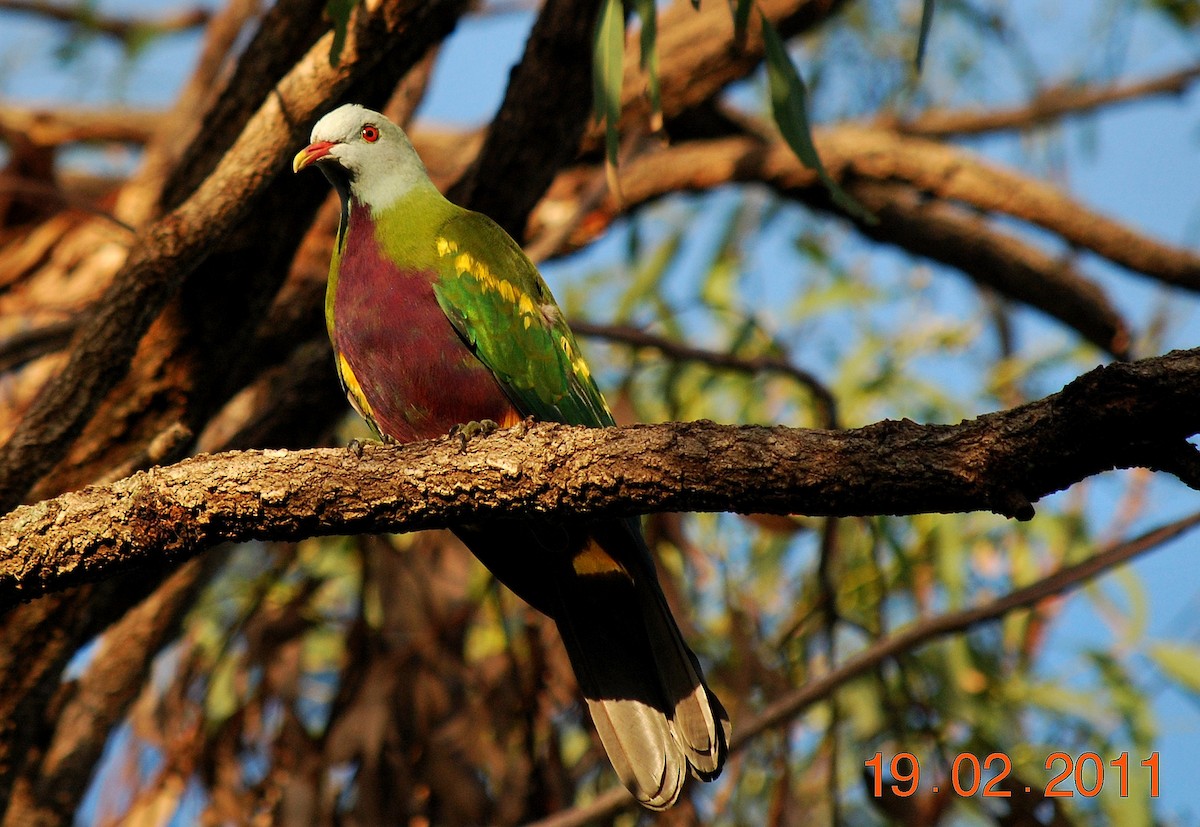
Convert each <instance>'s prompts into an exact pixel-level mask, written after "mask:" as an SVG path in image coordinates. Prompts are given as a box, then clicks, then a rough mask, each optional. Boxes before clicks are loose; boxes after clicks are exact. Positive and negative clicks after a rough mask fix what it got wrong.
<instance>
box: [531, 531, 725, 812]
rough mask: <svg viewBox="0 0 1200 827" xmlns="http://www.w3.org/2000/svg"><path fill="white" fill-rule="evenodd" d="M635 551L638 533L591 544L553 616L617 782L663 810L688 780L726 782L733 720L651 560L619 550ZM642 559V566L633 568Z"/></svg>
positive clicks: (563, 586) (600, 537) (597, 538)
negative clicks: (723, 772)
mask: <svg viewBox="0 0 1200 827" xmlns="http://www.w3.org/2000/svg"><path fill="white" fill-rule="evenodd" d="M629 542H632V543H636V544H641V542H642V541H641V538H640V533H638V534H633V535H632V536H630V534H628V533H625V532H623V531H614V532H603V533H600V534H597V535H594V536H593V538H592V539H591V541H590V542H589V544H588V545H586V546H585V547H584V549H583V551H581V552H580V553H578V554H576V555H575V558H574V565H573V567H572V570H571V571H570V572H569V573H568V574H566V576H565V577H564V578H563V581H562V582H561V583H560V585H559V591H560V594H561V597H562V600H561V602H560V604H559V605H558V606H557V607H556V610H555V611H554V612H553V616H554V619H555V620H556V621H557V623H558V628H559V632H560V634H561V635H562V639H563V643H564V644H565V645H566V648H567V654H568V656H569V657H570V660H571V666H572V667H573V668H574V670H575V675H576V678H577V679H578V681H579V686H580V689H581V690H582V691H583V695H584V697H585V698H586V699H587V704H588V708H589V710H590V711H591V714H592V720H593V721H594V722H595V725H596V731H597V732H598V733H599V735H600V741H601V743H602V744H603V745H604V749H605V751H606V752H607V753H608V757H609V760H610V761H612V764H613V767H614V769H616V771H617V775H618V776H619V777H620V779H621V781H622V782H623V783H624V784H625V786H626V787H628V788H629V791H630V792H632V793H633V794H634V796H635V797H636V798H637V800H638V801H639V802H641V803H642V804H643V805H645V806H646V807H649V808H651V809H655V810H662V809H666V808H668V807H670V806H671V805H672V804H674V803H675V801H676V799H678V797H679V793H680V791H681V790H682V789H683V784H684V781H685V779H686V776H687V774H688V771H689V770H690V771H691V772H692V774H694V775H696V776H697V777H699V778H701V779H703V780H705V781H709V780H712V779H713V778H716V776H717V775H718V774H720V772H721V767H722V765H723V764H724V762H725V756H726V754H727V752H728V742H729V732H730V729H729V717H728V715H727V714H726V713H725V709H724V708H723V707H722V706H721V703H720V701H718V700H717V697H716V695H714V694H713V693H712V692H711V691H710V690H709V689H708V687H707V686H706V685H705V683H704V677H703V674H702V673H701V670H700V665H699V663H698V662H697V660H696V656H695V655H694V654H692V651H691V650H690V649H689V648H688V646H687V644H686V643H685V642H684V640H683V635H682V634H681V633H680V631H679V627H678V626H677V625H676V623H675V619H674V618H673V617H672V616H671V612H670V609H669V608H668V607H667V602H666V599H665V597H664V596H663V593H662V589H661V587H660V586H659V583H658V578H657V576H656V575H655V573H654V569H653V564H652V563H651V562H650V558H649V554H648V553H647V552H645V550H644V548H640V549H638V550H637V552H636V556H635V555H634V554H630V553H628V552H627V550H617V549H612V546H613V544H614V543H617V544H621V545H623V544H625V543H629ZM605 547H607V549H608V550H606V548H605ZM642 555H644V561H645V562H644V564H639V565H631V564H630V561H631V560H633V559H641V558H642ZM615 561H620V563H619V564H617V565H615V566H614V565H613V563H614V562H615Z"/></svg>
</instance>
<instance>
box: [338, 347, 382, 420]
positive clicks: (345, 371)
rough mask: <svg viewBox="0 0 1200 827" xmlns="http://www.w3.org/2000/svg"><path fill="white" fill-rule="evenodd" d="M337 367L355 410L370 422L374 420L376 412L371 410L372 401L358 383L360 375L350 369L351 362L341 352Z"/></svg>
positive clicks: (347, 395)
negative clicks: (368, 399)
mask: <svg viewBox="0 0 1200 827" xmlns="http://www.w3.org/2000/svg"><path fill="white" fill-rule="evenodd" d="M337 368H338V376H340V377H341V378H342V385H343V386H344V387H345V388H346V397H347V398H348V399H349V400H350V404H351V405H353V406H354V410H356V411H358V415H359V416H361V417H362V418H363V419H365V420H367V421H368V422H374V421H375V412H374V411H372V410H371V403H370V402H368V401H367V397H366V394H364V393H363V389H362V385H360V384H358V377H356V376H355V375H354V371H352V370H351V369H350V363H349V362H347V361H346V357H345V356H344V355H343V354H341V353H339V354H338V357H337Z"/></svg>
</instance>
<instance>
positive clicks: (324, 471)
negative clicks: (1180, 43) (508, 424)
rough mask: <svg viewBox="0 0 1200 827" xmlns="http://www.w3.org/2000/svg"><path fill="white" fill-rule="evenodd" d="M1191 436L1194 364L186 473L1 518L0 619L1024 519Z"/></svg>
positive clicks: (181, 469) (284, 458)
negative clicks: (317, 564)
mask: <svg viewBox="0 0 1200 827" xmlns="http://www.w3.org/2000/svg"><path fill="white" fill-rule="evenodd" d="M1198 431H1200V349H1197V350H1190V351H1176V352H1174V353H1171V354H1168V355H1166V356H1161V357H1157V358H1154V359H1147V360H1143V361H1141V362H1135V363H1128V364H1121V363H1119V364H1114V365H1109V366H1107V367H1103V368H1097V369H1095V370H1093V371H1091V372H1090V373H1087V374H1085V375H1084V376H1081V377H1080V378H1078V379H1076V380H1075V381H1073V382H1072V383H1071V384H1069V385H1068V386H1067V387H1066V388H1064V389H1063V390H1062V391H1060V392H1059V393H1057V394H1054V395H1052V396H1049V397H1046V398H1044V399H1042V400H1039V401H1037V402H1033V403H1030V404H1028V405H1024V406H1022V407H1019V408H1015V409H1013V410H1010V411H1003V412H999V413H992V414H987V415H985V416H982V417H979V418H978V419H974V420H969V421H966V422H963V423H960V424H958V425H918V424H916V423H914V422H911V421H908V420H903V421H899V422H893V421H884V422H879V423H876V424H874V425H868V426H866V427H864V428H858V429H855V430H850V431H815V430H814V431H810V430H799V429H791V428H784V427H766V426H731V425H716V424H713V423H711V422H689V423H668V424H660V425H638V426H629V427H624V428H610V429H594V428H581V427H569V426H564V425H557V424H551V423H541V424H536V425H530V426H519V427H517V428H513V429H509V430H508V431H505V432H501V433H498V434H495V435H493V436H491V437H488V438H486V439H478V440H475V441H473V442H471V443H470V444H469V445H468V447H467V448H466V450H460V448H459V446H458V442H457V441H456V440H453V439H445V440H433V441H428V442H420V443H415V444H412V445H406V446H402V447H396V448H393V447H387V446H379V445H372V446H367V448H366V449H365V450H364V453H363V455H362V457H361V458H359V457H358V456H356V455H355V454H354V453H353V452H351V451H349V450H342V449H312V450H306V451H296V452H286V451H267V452H257V451H251V452H245V453H229V454H217V455H201V456H197V457H193V458H191V459H187V460H184V461H183V462H180V463H178V464H176V465H172V466H166V467H161V468H154V469H151V470H149V471H145V472H141V473H138V474H135V475H134V476H132V477H129V478H127V479H124V480H121V481H119V482H117V483H114V484H112V485H109V486H96V487H93V488H88V489H85V490H83V491H78V492H72V493H69V494H64V495H62V496H60V497H56V498H54V499H51V500H45V501H43V502H40V503H37V504H35V505H31V506H23V507H21V508H18V509H16V510H14V511H13V512H12V513H11V514H8V515H6V516H5V517H3V518H0V605H5V604H11V603H12V602H13V601H14V600H21V599H26V600H27V599H32V598H34V597H37V596H39V595H42V594H45V593H46V592H50V591H57V590H61V589H64V588H67V587H70V586H72V585H76V584H79V583H82V582H90V581H95V580H99V579H104V578H107V577H110V576H112V575H113V574H114V573H115V572H117V571H120V570H124V569H128V568H130V567H132V566H137V565H141V564H144V563H147V562H149V561H161V560H162V559H163V558H164V557H166V558H175V557H187V556H190V555H193V554H195V553H197V552H198V551H200V550H202V549H204V548H207V547H209V546H212V545H214V544H215V543H218V542H221V541H225V540H232V541H242V540H250V539H264V540H268V539H269V540H295V539H300V538H303V537H309V536H314V535H327V534H346V533H357V532H363V531H392V532H395V531H413V530H417V529H426V528H436V527H445V526H449V525H454V524H456V523H461V522H464V521H468V520H494V519H511V518H514V517H522V516H524V517H531V516H537V517H541V518H552V519H573V518H585V517H591V516H611V515H614V514H637V513H646V512H651V511H737V512H759V513H774V514H790V513H804V514H810V515H838V516H849V515H867V514H914V513H925V512H957V511H977V510H992V511H996V512H998V513H1001V514H1006V515H1009V516H1015V517H1018V518H1021V519H1028V518H1029V517H1031V516H1032V515H1033V508H1032V506H1031V505H1030V503H1031V502H1034V501H1036V500H1038V499H1040V498H1041V497H1043V496H1045V495H1047V494H1050V493H1052V492H1054V491H1058V490H1060V489H1062V488H1065V487H1066V486H1068V485H1071V484H1072V483H1074V482H1077V481H1079V480H1082V479H1084V478H1086V477H1088V476H1091V475H1093V474H1097V473H1100V472H1102V471H1106V470H1109V469H1112V468H1127V467H1134V466H1145V467H1150V468H1158V467H1159V464H1160V463H1159V460H1160V458H1161V457H1163V456H1164V455H1168V454H1173V453H1177V452H1178V451H1179V450H1181V449H1180V448H1179V446H1181V445H1182V444H1183V440H1185V439H1186V438H1187V437H1189V436H1191V435H1193V434H1195V433H1197V432H1198ZM1188 450H1191V449H1190V446H1189V447H1188Z"/></svg>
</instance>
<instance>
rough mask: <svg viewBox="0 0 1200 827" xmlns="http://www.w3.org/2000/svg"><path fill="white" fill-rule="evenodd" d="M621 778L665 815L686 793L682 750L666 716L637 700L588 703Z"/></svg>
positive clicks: (634, 792)
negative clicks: (681, 794)
mask: <svg viewBox="0 0 1200 827" xmlns="http://www.w3.org/2000/svg"><path fill="white" fill-rule="evenodd" d="M587 705H588V711H589V712H591V714H592V723H593V724H595V725H596V732H597V733H598V734H599V735H600V743H602V744H603V745H604V751H605V752H606V753H608V760H609V761H611V762H612V765H613V769H614V770H616V772H617V777H618V778H620V779H621V783H622V784H624V785H625V786H626V787H627V788H628V789H629V791H630V792H632V793H633V794H634V795H635V796H637V799H638V801H640V802H641V803H642V804H643V805H644V806H646V807H649V808H650V809H652V810H665V809H667V808H668V807H670V806H671V805H673V804H674V803H675V801H676V800H677V799H678V798H679V793H680V791H682V790H683V781H684V767H686V766H687V763H686V759H685V758H684V755H683V750H682V749H681V748H680V747H679V744H678V743H677V742H676V741H675V739H674V738H673V737H672V735H671V727H670V723H669V722H668V721H667V719H666V718H665V717H664V716H663V714H662V713H661V712H659V711H658V710H657V709H654V708H653V707H651V706H648V705H646V704H644V703H642V702H641V701H636V700H607V699H596V698H588V699H587Z"/></svg>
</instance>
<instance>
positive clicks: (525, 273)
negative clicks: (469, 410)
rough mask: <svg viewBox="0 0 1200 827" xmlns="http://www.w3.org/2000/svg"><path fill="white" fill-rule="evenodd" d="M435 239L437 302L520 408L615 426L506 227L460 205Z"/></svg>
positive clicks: (537, 415)
mask: <svg viewBox="0 0 1200 827" xmlns="http://www.w3.org/2000/svg"><path fill="white" fill-rule="evenodd" d="M433 241H434V251H435V255H436V258H437V264H436V270H437V273H438V279H437V281H436V282H435V283H434V292H435V294H436V295H437V299H438V303H439V304H440V305H441V307H442V310H443V311H444V312H445V314H446V316H447V317H449V319H450V322H451V323H452V324H453V325H454V327H455V329H456V330H457V331H458V333H459V335H460V336H461V337H462V338H463V341H464V342H466V344H467V346H468V347H470V348H471V350H472V352H474V354H475V355H476V356H477V357H478V358H479V359H480V361H482V362H483V363H484V364H485V365H486V366H487V367H488V368H489V369H490V370H491V371H492V373H493V374H494V375H495V376H496V378H497V379H498V380H499V382H500V384H501V386H502V387H503V388H504V391H505V393H507V394H508V397H509V398H510V399H511V400H512V402H513V404H514V405H515V406H516V407H517V409H518V410H519V411H520V412H521V413H523V414H525V415H526V416H533V417H534V418H535V419H541V420H550V421H555V422H564V423H567V424H570V425H591V426H596V427H598V426H605V425H613V424H615V423H614V421H613V416H612V412H611V411H609V409H608V405H607V404H606V403H605V401H604V397H603V396H601V394H600V391H599V389H598V388H597V387H596V383H595V381H594V380H593V379H592V376H591V371H590V370H589V368H588V366H587V363H586V362H585V361H584V359H583V354H582V353H581V352H580V349H579V345H578V343H577V342H576V341H575V336H574V334H573V333H571V330H570V328H569V327H567V323H566V320H565V319H564V318H563V315H562V312H561V311H560V310H559V308H558V305H557V304H556V303H555V301H554V297H553V296H552V295H550V289H549V288H548V287H547V286H546V283H545V281H543V280H542V277H541V274H539V273H538V271H537V268H536V267H535V266H534V265H533V262H531V261H530V260H529V258H528V257H527V256H526V255H525V253H524V252H523V251H522V250H521V248H520V247H519V246H518V245H517V243H516V242H515V241H513V240H512V238H510V237H509V235H508V233H506V232H505V231H504V230H503V229H501V228H500V227H499V225H497V224H496V223H495V222H494V221H492V220H491V219H490V218H488V217H487V216H485V215H481V214H480V213H475V212H470V211H468V210H457V211H455V213H454V214H453V215H452V216H451V217H450V218H449V219H448V220H446V221H445V222H444V223H442V224H441V226H440V227H439V228H438V229H437V231H436V232H435V233H434V239H433Z"/></svg>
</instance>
